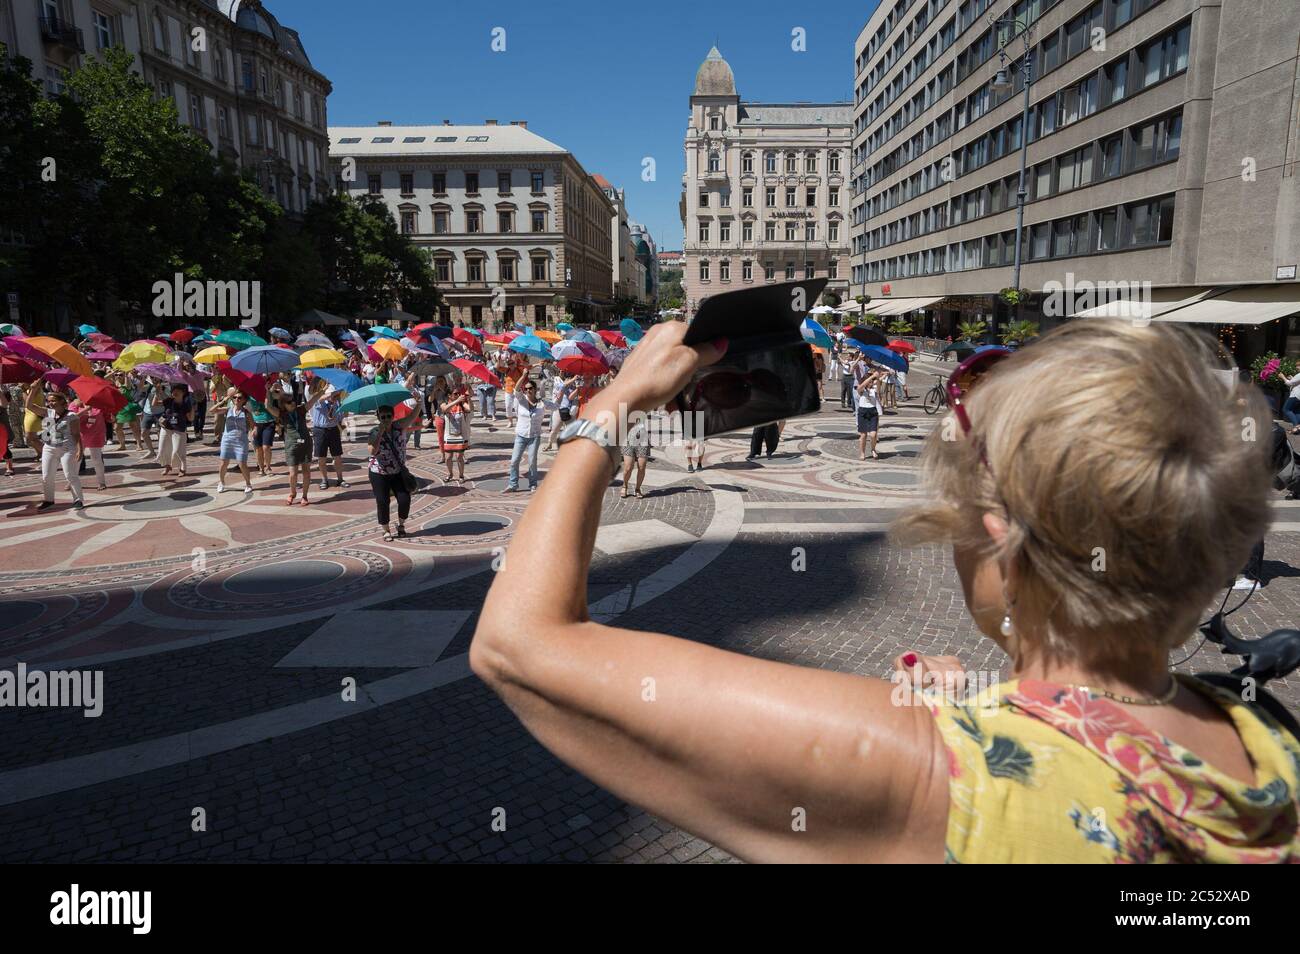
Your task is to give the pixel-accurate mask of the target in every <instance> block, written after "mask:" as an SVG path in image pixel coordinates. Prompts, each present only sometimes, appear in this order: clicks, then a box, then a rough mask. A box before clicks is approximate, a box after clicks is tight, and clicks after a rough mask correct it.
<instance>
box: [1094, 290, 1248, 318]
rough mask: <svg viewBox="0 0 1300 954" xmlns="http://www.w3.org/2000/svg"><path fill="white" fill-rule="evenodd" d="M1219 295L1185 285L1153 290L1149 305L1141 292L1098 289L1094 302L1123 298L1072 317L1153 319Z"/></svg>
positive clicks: (1213, 291)
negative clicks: (1112, 297) (1103, 299)
mask: <svg viewBox="0 0 1300 954" xmlns="http://www.w3.org/2000/svg"><path fill="white" fill-rule="evenodd" d="M1219 291H1222V289H1220V288H1215V287H1214V286H1210V287H1204V286H1191V285H1183V286H1178V287H1173V288H1152V289H1151V290H1150V301H1149V302H1148V300H1147V296H1146V295H1144V294H1143V293H1142V292H1141V291H1140V290H1138V289H1135V290H1133V291H1132V292H1131V293H1129V292H1128V291H1127V290H1124V291H1120V290H1113V291H1109V292H1108V291H1107V290H1106V289H1098V290H1097V293H1096V298H1094V300H1097V299H1100V298H1104V297H1111V296H1116V295H1122V297H1117V298H1116V300H1114V301H1107V302H1104V303H1103V304H1100V305H1097V306H1095V307H1092V308H1085V309H1083V310H1082V311H1077V312H1075V313H1074V314H1072V315H1071V316H1070V317H1071V318H1137V319H1150V318H1155V317H1156V316H1157V315H1162V314H1164V313H1165V312H1167V311H1173V310H1174V309H1175V308H1182V307H1183V306H1185V305H1190V304H1192V303H1193V302H1198V301H1200V300H1201V299H1203V298H1206V297H1207V296H1209V295H1213V294H1214V293H1216V292H1219ZM1077 294H1078V292H1077V291H1076V295H1077Z"/></svg>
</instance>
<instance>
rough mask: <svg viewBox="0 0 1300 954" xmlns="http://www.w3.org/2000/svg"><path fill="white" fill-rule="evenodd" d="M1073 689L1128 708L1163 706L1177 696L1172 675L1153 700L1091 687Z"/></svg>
mask: <svg viewBox="0 0 1300 954" xmlns="http://www.w3.org/2000/svg"><path fill="white" fill-rule="evenodd" d="M1074 688H1075V689H1082V690H1083V691H1084V692H1090V693H1092V694H1093V695H1098V696H1105V697H1106V698H1107V699H1114V700H1115V701H1116V702H1123V703H1125V704H1127V705H1130V706H1164V705H1168V704H1169V703H1171V702H1173V701H1174V696H1176V695H1178V680H1177V679H1175V678H1174V677H1173V676H1172V675H1171V676H1170V677H1169V688H1168V689H1167V690H1165V691H1164V692H1162V693H1161V694H1160V695H1159V696H1157V697H1154V698H1148V699H1143V698H1141V697H1139V696H1125V695H1121V694H1120V693H1118V692H1111V691H1110V690H1109V689H1093V688H1092V687H1091V686H1075V687H1074Z"/></svg>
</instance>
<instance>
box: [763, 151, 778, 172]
mask: <svg viewBox="0 0 1300 954" xmlns="http://www.w3.org/2000/svg"><path fill="white" fill-rule="evenodd" d="M763 171H764V172H769V173H775V172H776V153H774V152H766V153H764V154H763Z"/></svg>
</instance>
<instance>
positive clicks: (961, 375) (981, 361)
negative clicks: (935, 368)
mask: <svg viewBox="0 0 1300 954" xmlns="http://www.w3.org/2000/svg"><path fill="white" fill-rule="evenodd" d="M1009 354H1011V349H1010V348H993V347H991V348H988V349H987V350H985V351H980V352H978V353H977V354H973V355H971V356H970V357H969V358H967V359H966V360H965V361H963V362H962V363H961V364H959V365H957V367H956V368H954V369H953V372H952V375H951V376H950V377H949V378H948V385H947V388H946V390H947V392H948V404H949V406H950V407H951V408H952V410H953V413H954V414H956V415H957V423H959V424H960V425H961V431H962V433H963V434H969V433H970V426H971V425H970V417H968V416H967V414H966V406H965V404H964V403H963V401H962V399H963V398H967V397H970V393H971V391H972V390H973V389H974V387H975V385H976V384H978V383H979V381H980V379H981V378H983V377H984V375H986V374H988V372H989V371H990V370H992V368H993V366H994V365H996V364H997V363H998V362H1000V361H1002V360H1003V359H1004V358H1006V357H1007V356H1008V355H1009Z"/></svg>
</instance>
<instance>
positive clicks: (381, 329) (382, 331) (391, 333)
mask: <svg viewBox="0 0 1300 954" xmlns="http://www.w3.org/2000/svg"><path fill="white" fill-rule="evenodd" d="M370 333H371V334H372V335H374V336H375V337H377V338H400V337H402V335H401V333H400V332H398V331H395V330H393V329H392V328H390V327H388V326H387V325H375V326H374V327H373V328H371V329H370Z"/></svg>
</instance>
